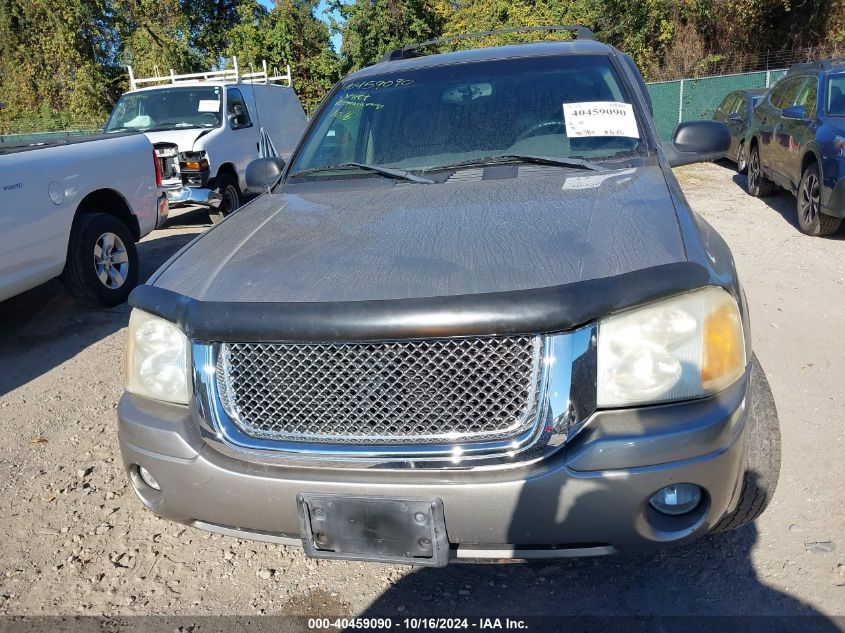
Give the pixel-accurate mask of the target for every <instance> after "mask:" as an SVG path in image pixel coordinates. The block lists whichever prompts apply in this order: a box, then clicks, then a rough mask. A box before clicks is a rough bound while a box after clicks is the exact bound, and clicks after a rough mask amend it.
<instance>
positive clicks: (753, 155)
mask: <svg viewBox="0 0 845 633" xmlns="http://www.w3.org/2000/svg"><path fill="white" fill-rule="evenodd" d="M774 190H775V183H773V182H772V181H771V180H769V179H768V178H766V177H765V176H764V175H763V165H762V164H761V163H760V148H759V147H758V146H757V145H754V146H752V147H751V152H749V154H748V193H750V194H751V195H752V196H754V197H755V198H763V197H765V196H770V195H772V193H773V192H774Z"/></svg>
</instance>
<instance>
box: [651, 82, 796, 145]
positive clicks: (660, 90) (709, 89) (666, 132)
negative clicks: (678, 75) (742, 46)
mask: <svg viewBox="0 0 845 633" xmlns="http://www.w3.org/2000/svg"><path fill="white" fill-rule="evenodd" d="M785 72H786V69H785V68H779V69H777V70H761V71H758V72H750V73H739V74H732V75H717V76H714V77H699V78H697V79H679V80H677V81H658V82H655V83H650V84H647V87H648V93H649V95H651V102H652V104H653V105H654V122H655V124H656V125H657V131H658V133H659V134H660V138H661V139H664V140H666V139H670V138H672V132H673V131H674V129H675V126H676V125H678V123H680V122H681V121H693V120H696V119H710V118H712V117H713V113H714V112H715V111H716V108H718V107H719V104H720V103H721V102H722V99H724V98H725V95H727V94H728V93H729V92H732V91H734V90H742V89H747V88H768V87H770V86H772V85H773V84H774V83H775V82H776V81H777V80H778V79H780V78H781V77H782V76H783V74H784V73H785Z"/></svg>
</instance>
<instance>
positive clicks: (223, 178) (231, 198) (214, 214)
mask: <svg viewBox="0 0 845 633" xmlns="http://www.w3.org/2000/svg"><path fill="white" fill-rule="evenodd" d="M214 190H215V191H216V192H217V193H219V194H220V195H221V196H222V197H223V202H222V204H221V205H220V206H219V207H218V208H217V209H210V210H209V212H208V215H209V217H210V218H211V222H212V223H213V224H217V223H218V222H220V221H221V220H222V219H223V218H225V217H226V216H227V215H229V214H230V213H233V212H234V211H237V210H238V207H240V206H241V191H240V189H238V181H237V180H236V179H235V177H234V176H232V175H231V174H220V175H219V176H218V177H217V186H216V187H215V188H214Z"/></svg>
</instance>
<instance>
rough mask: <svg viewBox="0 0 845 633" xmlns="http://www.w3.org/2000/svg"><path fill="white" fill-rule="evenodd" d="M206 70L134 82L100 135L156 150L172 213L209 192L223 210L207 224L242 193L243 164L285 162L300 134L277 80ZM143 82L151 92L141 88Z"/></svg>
mask: <svg viewBox="0 0 845 633" xmlns="http://www.w3.org/2000/svg"><path fill="white" fill-rule="evenodd" d="M234 62H235V63H234V70H222V71H211V72H207V73H192V74H188V75H176V74H174V73H173V71H172V70H171V71H170V74H169V75H166V76H155V77H147V78H136V77H135V75H134V73H133V72H132V68H131V67H129V78H130V85H131V88H132V89H131V90H130V91H129V92H127V93H125V94H124V95H123V96H121V98H120V100H119V101H118V102H117V104H116V105H115V107H114V110H113V111H112V113H111V116H110V117H109V120H108V122H107V123H106V127H105V132H106V133H112V132H125V131H129V130H132V131H140V132H143V133H144V134H146V136H147V138H149V139H150V141H151V142H152V144H153V146H154V147H155V150H156V154H157V155H158V157H159V161H160V163H161V171H162V179H163V187H164V190H165V192H166V194H167V199H168V202H169V203H170V206H171V207H175V206H179V205H181V204H207V203H208V196H209V193H210V192H211V191H215V192H217V193H219V194H220V195H221V196H222V198H223V201H222V204H220V205H219V207H217V208H216V209H214V208H210V209H209V215H211V219H212V221H214V222H218V221H220V220H221V219H222V218H223V217H225V216H226V215H228V214H229V213H231V212H232V211H234V210H235V209H237V208H238V207H239V206H240V204H241V201H242V199H243V196H244V194H245V193H246V192H247V187H246V180H245V173H246V166H247V165H248V164H249V163H250V162H251V161H252V160H254V159H256V158H259V157H261V156H279V157H281V158H283V159H285V160H287V158H288V157H289V156H290V153H291V152H292V151H293V148H294V146H295V145H296V142H297V140H299V136H300V134H302V131H303V130H304V129H305V124H306V118H305V113H304V112H303V110H302V105H300V103H299V99H298V98H297V96H296V93H294V91H293V88H292V87H291V74H290V67H289V66H288V68H287V73H286V74H284V75H281V74H279V73H278V72H272V73H271V72H268V69H267V64H266V62H265V63H264V65H263V69H262V70H261V71H258V72H248V73H241V72H240V70H239V69H238V65H237V60H236V59H235V60H234ZM146 84H154V85H152V86H147V87H141V86H144V85H146Z"/></svg>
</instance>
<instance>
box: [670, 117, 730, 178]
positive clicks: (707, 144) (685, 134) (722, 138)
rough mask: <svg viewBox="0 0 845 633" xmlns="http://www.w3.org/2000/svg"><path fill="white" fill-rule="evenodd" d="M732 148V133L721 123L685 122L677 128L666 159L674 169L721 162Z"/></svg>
mask: <svg viewBox="0 0 845 633" xmlns="http://www.w3.org/2000/svg"><path fill="white" fill-rule="evenodd" d="M730 147H731V132H730V130H729V129H728V126H727V125H725V124H724V123H722V122H721V121H684V122H683V123H679V124H678V127H676V128H675V133H674V134H673V136H672V142H671V143H670V144H669V146H668V147H666V148H665V149H666V158H667V160H668V161H669V165H671V166H672V167H680V166H681V165H689V164H691V163H703V162H705V161H710V160H719V159H720V158H722V157H723V156H724V155H725V153H726V152H727V151H728V150H729V149H730Z"/></svg>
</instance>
